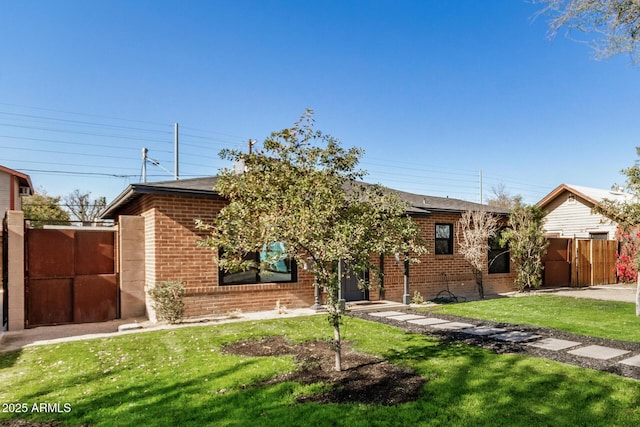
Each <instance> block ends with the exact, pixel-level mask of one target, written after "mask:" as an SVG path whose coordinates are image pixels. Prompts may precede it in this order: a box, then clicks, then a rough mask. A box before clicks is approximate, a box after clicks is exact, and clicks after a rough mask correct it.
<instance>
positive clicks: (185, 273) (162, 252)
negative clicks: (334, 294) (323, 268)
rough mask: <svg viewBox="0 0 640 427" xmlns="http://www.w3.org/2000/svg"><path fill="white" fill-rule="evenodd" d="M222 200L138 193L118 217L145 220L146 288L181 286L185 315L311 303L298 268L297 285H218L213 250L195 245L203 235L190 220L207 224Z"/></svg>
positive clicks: (308, 284)
mask: <svg viewBox="0 0 640 427" xmlns="http://www.w3.org/2000/svg"><path fill="white" fill-rule="evenodd" d="M224 205H225V202H224V201H222V200H217V199H211V198H199V197H186V196H169V195H167V196H164V195H144V196H142V197H141V198H140V199H138V200H137V201H136V203H135V205H131V206H130V207H128V209H127V210H126V211H123V213H126V214H139V215H141V216H143V217H144V218H145V253H146V256H145V258H146V263H145V272H146V280H145V281H146V286H147V287H152V286H154V285H155V284H156V283H159V282H164V281H168V280H181V281H182V282H183V283H184V284H185V288H186V289H185V315H186V316H188V317H195V316H205V315H213V314H226V313H227V312H229V311H232V310H235V309H241V310H243V311H259V310H270V309H274V308H275V306H276V302H277V301H278V300H279V301H280V304H281V305H284V306H286V307H288V308H299V307H309V306H311V305H312V304H313V298H314V289H313V276H311V275H310V274H309V273H307V272H306V271H304V270H303V269H302V268H300V267H299V269H298V282H297V283H272V284H264V283H263V284H255V285H228V286H219V285H218V268H217V264H216V260H215V257H216V256H217V254H216V252H215V251H214V250H212V249H210V248H202V247H199V246H198V241H199V240H201V239H203V238H204V237H206V234H207V233H206V232H203V231H200V230H197V229H196V227H195V219H202V220H203V221H205V222H209V223H210V222H212V221H213V219H214V218H215V216H216V215H217V213H218V212H219V211H220V209H222V207H224Z"/></svg>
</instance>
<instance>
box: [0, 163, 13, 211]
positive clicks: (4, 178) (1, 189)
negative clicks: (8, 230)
mask: <svg viewBox="0 0 640 427" xmlns="http://www.w3.org/2000/svg"><path fill="white" fill-rule="evenodd" d="M12 181H13V180H12V179H11V175H9V174H8V173H5V172H0V221H1V220H2V218H4V214H5V212H7V211H8V210H9V207H10V206H11V184H12Z"/></svg>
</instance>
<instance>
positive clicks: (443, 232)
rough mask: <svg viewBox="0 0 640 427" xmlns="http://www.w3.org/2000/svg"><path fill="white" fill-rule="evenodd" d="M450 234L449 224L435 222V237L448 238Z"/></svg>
mask: <svg viewBox="0 0 640 427" xmlns="http://www.w3.org/2000/svg"><path fill="white" fill-rule="evenodd" d="M450 236H451V228H450V226H449V224H436V239H448V238H449V237H450Z"/></svg>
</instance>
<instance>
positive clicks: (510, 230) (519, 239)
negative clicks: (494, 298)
mask: <svg viewBox="0 0 640 427" xmlns="http://www.w3.org/2000/svg"><path fill="white" fill-rule="evenodd" d="M544 216H545V213H544V212H543V211H542V210H541V209H540V208H538V207H537V206H528V205H520V206H516V207H515V208H513V209H512V210H511V213H510V214H509V226H508V227H507V229H506V230H505V231H503V232H502V237H501V244H502V245H505V244H508V245H509V252H510V254H511V261H512V262H513V263H514V264H516V265H517V266H518V275H517V276H516V280H515V286H516V288H517V289H518V290H519V291H520V292H522V291H524V290H525V289H537V288H539V287H540V286H541V285H542V272H543V270H544V264H543V262H542V259H543V258H544V256H545V254H546V253H547V246H548V245H549V242H548V240H547V239H546V238H545V237H544V230H543V224H544Z"/></svg>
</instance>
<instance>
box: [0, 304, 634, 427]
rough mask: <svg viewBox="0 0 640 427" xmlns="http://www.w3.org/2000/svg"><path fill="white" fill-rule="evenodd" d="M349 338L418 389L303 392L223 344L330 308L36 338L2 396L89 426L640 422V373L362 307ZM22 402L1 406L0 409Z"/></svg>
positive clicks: (309, 330) (8, 362)
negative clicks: (395, 396) (379, 402)
mask: <svg viewBox="0 0 640 427" xmlns="http://www.w3.org/2000/svg"><path fill="white" fill-rule="evenodd" d="M344 331H345V339H346V340H348V341H351V342H352V343H354V345H356V346H357V348H358V349H360V350H361V351H365V352H369V353H373V354H379V355H382V356H384V357H386V358H387V359H388V360H390V361H391V362H393V363H397V364H402V365H408V366H411V367H413V368H414V369H415V370H416V371H417V372H418V373H420V374H421V375H423V376H424V378H425V379H427V383H426V385H425V386H424V389H423V393H422V397H421V398H420V399H419V400H418V401H416V402H411V403H406V404H402V405H398V406H397V407H384V406H372V405H363V404H328V405H321V404H316V403H305V404H299V403H296V402H295V397H296V396H297V395H300V394H301V393H312V392H313V390H314V389H318V388H320V387H318V386H316V387H314V386H302V385H300V384H297V383H281V384H276V385H269V386H260V387H258V386H252V384H254V383H256V382H257V381H260V380H263V379H266V378H271V377H273V376H275V375H278V374H281V373H284V372H287V371H290V370H292V369H295V364H294V362H293V360H292V359H291V357H260V358H258V357H256V358H254V357H243V356H233V355H227V354H222V353H221V352H220V348H221V345H223V344H224V343H229V342H233V341H236V340H240V339H244V338H250V337H262V336H266V335H284V336H286V337H288V338H289V339H291V340H293V341H306V340H311V339H314V338H321V339H323V338H326V337H329V336H330V333H331V331H330V328H329V326H328V324H327V321H326V319H325V317H324V316H313V317H305V318H294V319H278V320H272V321H261V322H241V323H233V324H225V325H217V326H199V327H189V328H180V329H173V330H165V331H156V332H147V333H140V334H132V335H123V336H118V337H113V338H108V339H99V340H88V341H80V342H69V343H63V344H56V345H48V346H41V347H32V348H27V349H23V350H22V351H19V352H13V353H8V354H2V355H0V403H2V404H3V409H5V410H7V408H8V406H7V405H8V404H9V403H25V404H27V406H28V407H29V408H30V409H31V408H32V406H33V404H34V403H59V405H60V408H64V404H65V403H67V404H68V405H69V407H70V408H71V412H68V413H54V414H43V413H40V414H38V413H29V414H27V415H26V417H29V418H32V419H40V420H60V421H63V422H64V423H65V424H67V425H80V424H85V423H86V424H89V425H92V426H136V427H138V426H167V425H176V426H178V425H179V426H206V425H211V426H247V425H252V426H279V427H285V426H300V425H314V426H336V425H344V426H370V425H373V426H394V425H397V426H406V425H417V426H420V425H433V426H469V425H474V426H499V425H505V426H507V425H508V426H527V427H530V426H533V425H535V426H542V425H549V426H576V425H589V426H599V425H600V426H612V425H620V426H636V425H640V383H639V382H638V381H634V380H630V379H626V378H621V377H618V376H615V375H611V374H607V373H604V372H599V371H591V370H584V369H580V368H577V367H574V366H569V365H563V364H560V363H555V362H552V361H548V360H543V359H536V358H529V357H522V356H516V355H495V354H492V353H490V352H488V351H486V350H483V349H480V348H475V347H468V346H466V345H463V344H459V343H453V344H451V343H449V344H443V343H441V342H439V341H438V340H436V339H435V338H428V337H425V336H422V335H417V334H409V333H406V332H403V331H401V330H399V329H396V328H392V327H389V326H385V325H381V324H378V323H369V322H365V321H362V320H358V319H347V320H346V321H345V325H344ZM15 416H16V415H15V414H11V413H7V412H0V422H1V420H3V419H8V418H12V417H15Z"/></svg>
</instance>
